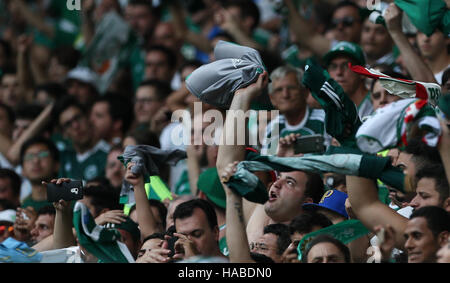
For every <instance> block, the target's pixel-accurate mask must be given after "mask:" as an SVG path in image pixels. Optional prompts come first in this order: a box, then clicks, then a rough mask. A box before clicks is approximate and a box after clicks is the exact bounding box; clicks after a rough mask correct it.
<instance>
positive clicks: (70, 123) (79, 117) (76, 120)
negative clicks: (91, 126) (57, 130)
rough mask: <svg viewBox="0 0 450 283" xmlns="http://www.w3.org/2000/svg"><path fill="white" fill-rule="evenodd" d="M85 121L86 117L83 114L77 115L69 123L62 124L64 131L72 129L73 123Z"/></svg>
mask: <svg viewBox="0 0 450 283" xmlns="http://www.w3.org/2000/svg"><path fill="white" fill-rule="evenodd" d="M83 119H84V116H83V115H82V114H77V115H75V116H73V118H72V119H70V120H69V121H67V122H65V123H63V124H62V127H63V128H64V129H67V128H71V127H72V126H73V123H74V122H80V121H82V120H83Z"/></svg>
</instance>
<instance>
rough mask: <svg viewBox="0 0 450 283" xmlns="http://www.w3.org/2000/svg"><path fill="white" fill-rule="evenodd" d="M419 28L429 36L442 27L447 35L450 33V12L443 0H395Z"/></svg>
mask: <svg viewBox="0 0 450 283" xmlns="http://www.w3.org/2000/svg"><path fill="white" fill-rule="evenodd" d="M394 3H395V5H397V6H398V7H399V8H400V9H402V10H403V11H404V12H405V13H406V14H407V15H408V16H409V18H410V20H411V22H412V23H413V24H414V25H415V26H416V27H417V29H418V30H419V31H421V32H423V33H424V34H426V35H427V36H430V35H432V34H433V32H434V31H435V30H436V29H440V30H441V31H442V32H443V33H444V34H445V35H446V36H447V37H448V35H449V33H450V21H449V20H450V12H449V10H448V9H447V4H446V3H445V1H442V0H395V1H394Z"/></svg>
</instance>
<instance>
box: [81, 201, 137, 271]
mask: <svg viewBox="0 0 450 283" xmlns="http://www.w3.org/2000/svg"><path fill="white" fill-rule="evenodd" d="M73 225H74V227H75V230H76V232H77V238H78V242H79V243H80V245H81V246H83V247H84V248H85V249H86V250H87V251H88V252H90V253H92V254H93V255H94V256H96V257H97V258H98V259H99V260H100V261H101V262H104V263H132V262H134V259H133V256H132V255H131V253H130V251H129V250H128V248H127V246H126V245H125V244H124V243H122V242H120V238H121V235H120V233H119V232H118V231H117V230H116V229H108V228H104V227H101V226H99V225H97V224H96V223H95V221H94V218H93V217H92V215H91V213H90V212H89V210H88V208H87V207H86V205H84V204H83V203H81V202H77V203H76V204H75V208H74V212H73Z"/></svg>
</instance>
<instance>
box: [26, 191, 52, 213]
mask: <svg viewBox="0 0 450 283" xmlns="http://www.w3.org/2000/svg"><path fill="white" fill-rule="evenodd" d="M29 206H31V207H32V208H33V209H34V210H35V211H36V212H38V211H39V209H41V208H43V207H45V206H53V203H51V202H48V201H46V200H44V201H35V200H33V199H32V198H31V195H30V196H29V197H27V198H25V199H24V200H23V201H22V207H23V208H26V207H29Z"/></svg>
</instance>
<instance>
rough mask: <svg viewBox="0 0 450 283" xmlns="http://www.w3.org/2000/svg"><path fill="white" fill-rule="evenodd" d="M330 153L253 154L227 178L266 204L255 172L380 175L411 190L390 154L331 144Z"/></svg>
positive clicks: (231, 184)
mask: <svg viewBox="0 0 450 283" xmlns="http://www.w3.org/2000/svg"><path fill="white" fill-rule="evenodd" d="M327 154H329V155H314V156H303V157H276V156H263V155H258V154H256V153H255V154H252V155H251V156H250V155H249V157H248V158H247V160H246V161H241V162H240V163H239V164H238V165H237V168H236V169H237V170H236V172H235V173H234V175H233V176H231V177H230V178H229V180H223V181H224V183H226V184H227V186H229V187H230V189H232V190H233V191H234V192H236V193H238V194H239V195H241V196H243V197H244V198H245V199H247V200H249V201H251V202H256V203H265V202H266V201H267V200H268V194H267V189H266V187H265V186H264V184H263V183H262V182H261V181H260V180H259V179H258V177H257V176H256V175H254V174H253V173H252V172H255V171H272V170H276V171H279V172H290V171H305V172H314V173H321V172H333V173H338V174H344V175H352V176H360V177H365V178H370V179H377V178H379V179H380V180H382V181H383V182H384V183H385V184H387V185H390V186H392V187H394V188H396V189H398V190H400V191H405V190H407V191H409V190H410V188H409V187H406V186H405V175H404V174H403V173H402V172H401V170H400V169H398V168H395V167H392V165H391V160H390V158H389V157H378V156H374V155H369V154H361V153H360V152H359V151H358V150H357V149H349V148H343V147H333V146H330V147H329V149H328V151H327Z"/></svg>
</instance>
